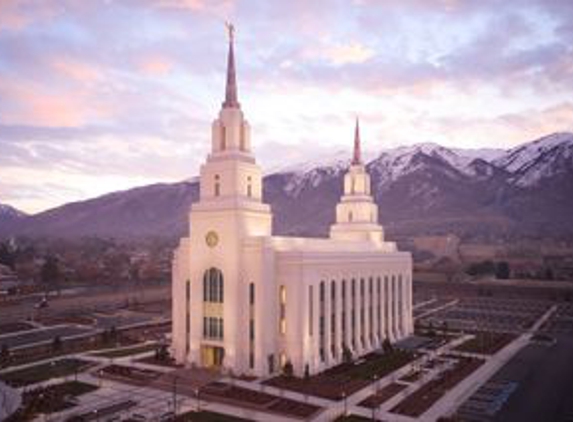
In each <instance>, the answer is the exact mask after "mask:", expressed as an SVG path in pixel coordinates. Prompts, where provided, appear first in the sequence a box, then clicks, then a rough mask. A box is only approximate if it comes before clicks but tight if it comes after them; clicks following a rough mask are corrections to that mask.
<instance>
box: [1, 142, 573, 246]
mask: <svg viewBox="0 0 573 422" xmlns="http://www.w3.org/2000/svg"><path fill="white" fill-rule="evenodd" d="M366 158H367V160H366V161H367V168H368V170H369V172H370V175H371V178H372V187H373V194H374V198H375V200H376V202H377V203H378V205H379V206H380V218H381V222H382V223H383V224H384V226H385V229H386V232H387V233H389V234H392V235H412V234H420V233H444V232H447V233H458V234H460V235H464V236H470V237H472V236H494V237H497V236H500V234H503V235H504V236H505V235H518V236H521V235H528V236H538V235H543V236H551V235H555V236H562V235H568V236H573V195H572V194H571V193H572V192H573V134H570V133H558V134H554V135H549V136H546V137H544V138H540V139H537V140H535V141H533V142H529V143H526V144H523V145H521V146H519V147H516V148H512V149H510V150H507V151H505V150H498V149H489V150H465V149H459V148H446V147H443V146H440V145H437V144H432V143H424V144H418V145H413V146H408V147H400V148H394V149H389V150H384V151H381V152H379V153H378V154H369V155H367V156H366ZM349 163H350V154H349V153H348V151H344V152H334V153H333V154H331V155H329V156H326V157H323V158H322V159H321V160H318V161H314V162H306V163H300V164H293V165H289V166H287V167H283V168H281V169H278V170H277V171H275V172H272V173H270V174H268V175H267V176H266V177H265V179H264V200H265V202H267V203H269V204H271V206H272V208H273V212H274V219H273V226H274V227H273V231H274V233H276V234H282V235H318V236H321V235H326V234H327V233H328V228H329V226H330V224H331V223H332V222H333V220H334V210H335V205H336V203H337V202H338V200H339V198H340V195H341V194H342V178H343V175H344V172H345V171H346V168H347V167H348V165H349ZM198 191H199V186H198V180H197V179H196V178H193V179H189V180H188V181H185V182H181V183H173V184H159V185H152V186H145V187H141V188H137V189H132V190H128V191H125V192H115V193H112V194H108V195H104V196H102V197H99V198H94V199H91V200H88V201H82V202H77V203H73V204H67V205H64V206H62V207H58V208H55V209H52V210H49V211H46V212H43V213H40V214H37V215H33V216H25V217H19V218H17V219H16V220H11V222H10V223H9V224H3V225H2V224H0V235H10V234H27V235H51V236H64V237H73V236H85V235H96V236H113V237H137V236H168V237H173V238H176V237H180V236H181V235H183V234H184V233H185V232H187V231H188V224H187V217H188V210H189V206H190V204H191V202H193V201H194V200H196V199H197V197H198ZM0 209H1V208H0ZM0 215H1V213H0Z"/></svg>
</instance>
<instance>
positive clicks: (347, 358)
mask: <svg viewBox="0 0 573 422" xmlns="http://www.w3.org/2000/svg"><path fill="white" fill-rule="evenodd" d="M352 359H353V358H352V352H351V351H350V349H349V348H348V346H347V345H346V344H345V345H344V346H343V348H342V361H343V362H344V363H352Z"/></svg>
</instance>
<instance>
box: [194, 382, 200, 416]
mask: <svg viewBox="0 0 573 422" xmlns="http://www.w3.org/2000/svg"><path fill="white" fill-rule="evenodd" d="M200 393H201V388H200V387H197V388H196V389H195V396H196V397H197V412H201V397H200V396H199V394H200Z"/></svg>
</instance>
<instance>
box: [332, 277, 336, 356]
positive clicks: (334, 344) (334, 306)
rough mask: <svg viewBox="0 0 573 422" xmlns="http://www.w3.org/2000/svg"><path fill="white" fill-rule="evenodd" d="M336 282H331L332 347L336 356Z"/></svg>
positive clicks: (333, 354)
mask: <svg viewBox="0 0 573 422" xmlns="http://www.w3.org/2000/svg"><path fill="white" fill-rule="evenodd" d="M336 344H337V338H336V282H335V281H334V280H332V281H331V282H330V349H331V353H332V356H336V350H337V349H336Z"/></svg>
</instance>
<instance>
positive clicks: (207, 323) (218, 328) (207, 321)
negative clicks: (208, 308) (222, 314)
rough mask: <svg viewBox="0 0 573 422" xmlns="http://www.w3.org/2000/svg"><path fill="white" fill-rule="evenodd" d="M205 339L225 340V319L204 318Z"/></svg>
mask: <svg viewBox="0 0 573 422" xmlns="http://www.w3.org/2000/svg"><path fill="white" fill-rule="evenodd" d="M203 337H205V338H208V339H213V340H222V339H223V318H215V317H204V318H203Z"/></svg>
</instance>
